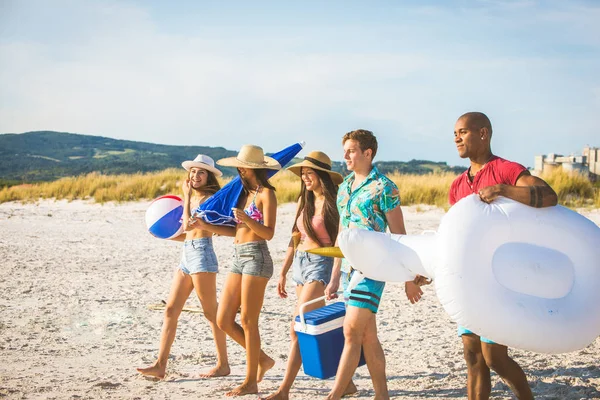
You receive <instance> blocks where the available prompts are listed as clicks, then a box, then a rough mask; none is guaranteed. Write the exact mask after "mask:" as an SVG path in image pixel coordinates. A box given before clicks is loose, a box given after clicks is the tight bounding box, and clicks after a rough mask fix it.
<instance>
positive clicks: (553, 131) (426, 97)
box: [0, 1, 600, 164]
mask: <svg viewBox="0 0 600 400" xmlns="http://www.w3.org/2000/svg"><path fill="white" fill-rule="evenodd" d="M23 4H24V5H23ZM57 4H58V6H57ZM442 4H445V3H442ZM467 4H468V3H464V2H457V3H456V4H453V6H447V5H440V6H435V5H430V6H426V7H423V6H415V7H405V8H404V9H401V10H399V9H398V6H394V7H393V8H392V6H390V12H389V13H385V12H384V11H385V10H384V11H382V12H380V14H377V15H375V16H371V18H370V19H369V20H368V22H365V23H364V24H362V25H360V24H359V25H357V24H354V23H353V22H352V23H344V22H340V23H338V22H337V21H338V20H339V19H336V16H335V15H333V14H332V15H331V26H323V25H321V24H315V26H311V21H309V20H307V21H303V22H301V23H298V21H295V22H294V23H293V24H291V25H292V26H291V27H288V28H286V27H285V21H286V19H289V18H291V17H290V15H289V14H285V13H283V14H281V15H275V16H273V18H278V19H277V21H278V23H277V26H276V27H275V28H270V27H264V26H255V27H254V29H253V27H252V26H250V27H247V26H245V27H244V29H243V31H244V32H245V33H244V34H240V31H242V30H241V29H237V28H236V27H235V26H233V27H231V29H226V28H224V27H223V26H220V25H219V26H212V25H210V26H209V25H198V26H186V27H173V26H167V25H165V22H163V21H161V20H160V19H158V17H157V16H156V14H157V12H154V13H153V12H152V9H151V8H145V7H151V6H144V3H142V5H134V4H132V3H122V2H118V3H116V2H115V3H111V2H108V3H106V2H103V3H95V2H94V3H88V2H65V3H53V4H52V5H48V4H46V3H35V4H32V3H21V2H18V3H17V2H15V3H11V6H10V7H9V12H8V16H6V14H5V16H4V17H2V18H4V20H3V21H0V22H6V21H9V22H10V23H8V24H4V25H5V28H4V30H3V31H2V33H1V34H0V61H2V62H0V85H1V86H2V87H3V91H2V93H1V94H0V132H21V131H27V130H37V129H53V130H63V131H72V132H81V133H90V134H101V135H106V136H111V137H118V138H127V139H132V140H146V141H153V142H159V143H172V144H206V145H213V146H225V147H228V148H232V149H234V148H237V147H239V146H240V145H241V144H243V143H246V142H250V141H254V142H257V143H258V144H261V145H263V146H264V147H265V148H266V149H267V150H275V149H276V148H278V147H280V146H281V145H284V144H286V143H288V142H289V141H290V139H304V140H306V141H307V142H308V147H309V148H310V149H313V148H316V147H319V148H321V149H322V150H325V151H328V152H329V153H331V154H332V156H333V158H334V159H339V158H340V157H341V156H340V145H339V138H340V137H341V135H342V134H343V133H344V132H346V131H348V130H350V129H355V128H357V127H363V128H371V129H373V130H374V131H375V132H376V133H377V134H378V136H379V137H380V138H382V140H385V141H386V143H388V144H389V145H386V146H384V147H382V151H381V152H380V157H381V158H382V159H410V158H429V159H434V160H448V161H450V162H452V163H457V162H460V160H459V159H458V157H457V156H456V155H455V153H454V148H453V146H452V143H451V132H452V126H453V124H454V120H455V119H456V117H457V116H458V115H460V114H461V113H463V112H465V111H470V110H474V109H478V110H482V111H485V112H488V113H489V114H490V116H491V117H492V118H493V122H494V123H495V125H496V131H497V132H503V133H502V134H501V135H498V137H497V138H495V141H497V142H498V143H497V144H496V148H497V149H500V150H502V151H503V153H504V155H505V156H506V157H509V158H515V159H517V160H518V161H520V162H523V163H529V164H531V161H529V160H531V159H532V156H533V154H535V153H540V152H547V151H555V152H561V151H563V152H570V151H576V150H577V148H578V147H580V144H579V143H576V142H574V141H572V140H571V141H568V142H567V141H566V140H565V137H564V135H563V134H564V132H565V131H567V130H568V129H570V127H572V126H574V124H575V123H574V121H573V119H577V126H578V131H577V133H576V135H578V138H579V139H580V140H581V141H586V142H591V141H592V140H591V139H592V138H593V137H594V135H597V131H596V127H597V126H598V123H599V122H600V121H598V115H599V114H600V113H598V93H597V89H594V88H598V87H600V78H599V77H598V75H597V73H595V72H594V71H597V70H598V69H600V57H599V56H598V54H594V53H593V51H590V49H593V48H595V47H594V46H596V45H597V38H598V37H600V35H597V36H596V37H595V38H594V39H591V38H589V37H588V36H589V34H591V33H596V32H597V28H596V27H595V25H593V24H591V23H590V21H591V20H592V19H593V18H594V17H595V16H596V15H597V13H598V12H599V11H598V10H599V9H598V8H595V7H593V6H590V5H587V4H583V3H577V4H575V5H571V6H565V5H563V4H562V3H561V4H560V5H556V4H554V5H553V6H552V7H550V8H543V7H541V6H540V5H539V4H537V3H533V2H526V1H524V2H518V3H515V2H503V1H486V2H480V3H479V4H478V5H477V7H472V6H467ZM557 4H558V3H557ZM38 7H41V9H40V8H38ZM532 11H535V13H534V14H533V15H534V16H535V18H532ZM43 12H44V13H49V14H46V15H49V16H48V17H45V18H43V17H42V16H41V13H43ZM223 12H226V11H225V10H223ZM354 12H355V13H358V15H360V12H361V10H360V9H357V10H355V11H354ZM370 12H372V11H370ZM584 13H585V14H586V15H582V14H584ZM158 14H159V13H158ZM482 16H484V17H485V18H477V17H482ZM16 18H18V19H19V20H20V24H21V28H19V27H17V25H18V24H17V22H16V21H14V20H13V19H16ZM350 20H352V21H353V19H352V18H350ZM48 21H52V22H50V23H48ZM336 24H337V25H336ZM0 25H1V24H0ZM250 25H251V24H250ZM7 26H8V27H7ZM553 28H554V29H556V30H557V31H558V33H557V32H554V31H553V30H552V29H553ZM215 32H219V34H216V33H215ZM564 32H568V34H563V33H564ZM521 35H525V36H521ZM554 36H560V41H559V43H560V44H561V46H563V47H565V46H570V45H579V46H580V47H583V49H581V48H580V49H579V50H577V49H576V50H575V51H573V50H569V49H567V50H565V49H564V48H556V49H555V48H553V46H552V44H550V42H551V41H552V40H554V39H549V38H553V37H554ZM539 43H542V45H539ZM595 90H596V91H595ZM523 135H528V137H529V138H531V141H529V142H520V143H519V146H514V143H516V141H518V140H519V139H518V138H520V137H523ZM596 137H597V136H596ZM582 144H583V143H582ZM582 144H581V145H582ZM598 144H600V143H598ZM566 147H569V148H567V149H566V150H562V149H563V148H566Z"/></svg>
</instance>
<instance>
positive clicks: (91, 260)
mask: <svg viewBox="0 0 600 400" xmlns="http://www.w3.org/2000/svg"><path fill="white" fill-rule="evenodd" d="M147 205H148V202H136V203H126V204H104V205H100V204H94V203H90V202H84V201H74V202H70V203H69V202H66V201H59V202H55V201H41V202H39V203H37V204H28V205H22V204H18V203H4V204H0V260H1V261H0V263H1V265H2V267H1V268H0V359H1V360H2V363H0V397H6V398H9V399H13V398H14V399H69V398H71V399H88V398H94V399H98V398H100V399H163V398H170V399H184V398H196V399H220V398H224V393H225V392H226V391H227V390H229V389H230V388H232V387H234V386H235V385H237V384H239V383H240V382H241V381H242V380H243V377H244V372H245V356H244V351H243V349H242V348H241V347H240V346H238V345H237V344H235V343H234V342H233V341H231V340H228V346H229V348H228V350H229V358H230V362H231V364H232V373H231V375H230V376H228V377H225V378H219V379H213V380H205V379H199V378H198V377H197V375H198V373H199V372H201V371H204V370H206V369H208V368H210V367H212V366H213V365H214V363H215V350H214V344H213V340H212V336H211V333H210V328H209V325H208V323H207V321H206V320H205V318H204V317H203V316H202V314H199V313H192V312H184V313H183V314H182V316H181V318H180V324H179V330H178V333H177V338H176V340H175V343H174V345H173V348H172V353H171V357H170V363H169V367H168V370H167V374H168V375H167V379H165V380H164V381H158V382H156V381H151V380H148V379H146V378H143V377H141V376H140V375H138V373H137V372H136V370H135V368H136V367H140V366H145V365H149V364H150V363H152V362H153V361H154V360H155V357H156V355H157V351H158V342H159V337H160V331H161V326H162V318H163V313H162V311H160V310H152V309H150V308H149V306H150V305H152V304H157V303H160V302H161V301H162V300H166V298H167V294H168V291H169V286H170V281H171V276H172V273H173V269H174V268H175V267H176V266H177V264H178V262H179V256H180V246H181V244H180V243H178V242H170V241H165V240H159V239H156V238H153V237H152V236H151V235H150V234H149V233H147V231H146V227H145V223H144V213H145V210H146V207H147ZM403 211H404V215H405V220H406V226H407V230H408V233H410V234H418V233H420V232H423V231H424V230H435V229H436V228H437V226H438V224H439V222H440V218H441V217H442V216H443V214H444V211H443V210H442V209H438V208H434V207H430V206H412V207H404V208H403ZM293 213H294V205H293V204H285V205H282V206H280V207H279V210H278V222H277V230H276V235H275V238H274V239H273V240H272V241H271V242H269V247H270V249H271V254H272V256H273V259H274V261H275V265H276V271H275V275H274V277H273V278H272V279H271V281H270V282H269V285H268V288H267V294H266V297H265V305H264V308H263V312H262V314H261V319H260V327H261V335H262V344H263V349H264V350H265V352H267V354H269V355H271V356H272V357H273V358H274V359H275V360H276V365H275V367H274V368H273V369H272V370H271V371H269V372H268V373H267V375H266V377H265V380H264V381H263V382H262V383H261V384H260V391H261V392H260V395H261V396H266V395H267V394H269V393H271V392H272V391H274V390H275V389H276V388H277V387H278V384H279V383H280V381H281V379H282V377H283V373H284V370H285V365H286V358H287V353H288V344H289V341H288V329H289V324H290V320H291V312H292V310H293V306H294V302H295V296H294V295H292V293H293V290H291V289H292V286H291V284H290V282H291V279H289V280H288V284H289V289H290V290H289V292H290V298H289V299H286V300H282V299H280V298H279V297H278V296H277V293H276V284H277V274H278V273H279V271H280V269H281V264H282V260H283V257H284V254H285V251H286V246H287V243H288V240H289V232H290V229H291V224H292V219H293ZM582 213H583V214H584V215H586V216H587V217H588V218H590V219H592V220H593V221H594V222H595V223H596V224H599V223H600V210H591V211H582ZM214 243H215V250H216V252H217V256H218V258H219V262H220V272H219V274H218V285H219V288H220V286H221V284H222V283H223V280H224V278H225V276H226V274H227V273H228V271H229V268H230V266H231V255H232V254H233V244H232V243H233V241H232V239H231V238H222V237H217V238H215V240H214ZM424 291H425V296H424V298H423V300H422V301H421V302H419V303H418V304H416V305H411V304H410V303H409V302H408V301H407V300H406V298H405V296H404V291H403V286H402V285H400V284H388V285H387V287H386V291H385V293H384V297H383V300H382V305H381V308H380V314H379V316H378V323H379V332H380V339H381V341H382V344H383V348H384V351H385V353H386V357H387V374H388V382H389V389H390V394H391V397H392V398H394V399H460V398H465V397H466V366H465V363H464V360H463V357H462V344H461V341H460V340H459V338H458V337H457V336H456V325H455V324H454V323H453V322H452V321H451V320H450V318H449V317H448V316H447V315H446V314H445V312H444V311H443V309H442V307H441V305H440V304H439V302H438V300H437V298H436V296H435V294H434V289H433V288H432V287H425V288H424ZM188 302H189V305H190V307H198V306H199V302H198V300H197V299H196V298H195V296H194V295H192V297H190V299H189V301H188ZM511 354H512V356H513V357H514V358H515V359H516V360H517V362H518V363H519V364H520V365H521V366H522V367H523V369H524V370H525V372H526V373H527V376H528V379H529V382H530V384H531V386H532V388H533V392H534V395H535V396H536V398H538V399H590V398H600V366H599V364H600V339H596V341H595V342H594V343H593V344H591V345H590V346H588V347H587V348H586V349H583V350H580V351H577V352H573V353H569V354H561V355H544V354H536V353H530V352H525V351H518V350H511ZM355 382H356V384H357V386H358V388H359V392H358V393H357V394H356V395H354V396H352V397H350V399H354V398H356V399H366V398H372V397H373V394H374V392H373V390H372V385H371V381H370V378H369V374H368V371H367V369H366V367H361V368H359V369H358V370H357V373H356V375H355ZM331 385H332V381H322V380H318V379H314V378H311V377H308V376H306V375H304V374H303V373H301V374H300V375H299V377H298V379H297V381H296V385H295V386H294V388H293V390H292V393H291V395H292V398H296V399H318V398H322V397H323V396H325V395H326V394H327V393H328V391H329V388H330V387H331ZM492 387H493V391H492V398H493V399H511V398H512V396H511V393H510V392H509V390H508V388H507V386H506V385H505V384H504V383H503V382H502V381H501V380H500V379H499V378H498V376H497V375H495V374H494V375H493V376H492ZM244 398H256V396H247V397H244Z"/></svg>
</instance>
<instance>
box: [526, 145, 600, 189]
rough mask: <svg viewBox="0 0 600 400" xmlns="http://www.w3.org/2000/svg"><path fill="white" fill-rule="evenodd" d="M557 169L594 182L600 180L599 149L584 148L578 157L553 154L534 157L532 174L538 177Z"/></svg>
mask: <svg viewBox="0 0 600 400" xmlns="http://www.w3.org/2000/svg"><path fill="white" fill-rule="evenodd" d="M558 168H560V169H562V170H563V171H567V172H578V173H580V174H583V175H585V176H588V177H589V178H590V180H592V181H596V180H597V179H600V148H598V147H589V146H585V147H584V148H583V152H582V155H580V156H578V155H571V156H563V155H560V154H554V153H550V154H548V155H541V156H535V166H534V173H536V174H538V175H539V174H541V173H543V172H550V171H552V170H555V169H558Z"/></svg>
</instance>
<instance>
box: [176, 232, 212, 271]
mask: <svg viewBox="0 0 600 400" xmlns="http://www.w3.org/2000/svg"><path fill="white" fill-rule="evenodd" d="M179 269H180V270H182V271H183V273H184V274H187V275H191V274H197V273H198V272H219V263H218V261H217V255H216V254H215V250H214V249H213V243H212V237H203V238H198V239H193V240H186V241H185V242H183V252H182V254H181V262H180V263H179Z"/></svg>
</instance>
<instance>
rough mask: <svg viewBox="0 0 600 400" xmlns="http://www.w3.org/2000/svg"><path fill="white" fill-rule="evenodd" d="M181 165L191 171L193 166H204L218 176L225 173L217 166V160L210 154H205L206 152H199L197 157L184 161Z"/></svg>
mask: <svg viewBox="0 0 600 400" xmlns="http://www.w3.org/2000/svg"><path fill="white" fill-rule="evenodd" d="M181 166H182V167H183V168H185V170H186V171H189V170H190V169H191V168H194V167H196V168H202V169H205V170H207V171H210V172H212V173H213V174H215V175H216V176H222V175H223V173H222V172H221V171H219V170H218V169H216V168H215V160H213V159H212V158H211V157H209V156H205V155H204V154H198V155H197V156H196V158H194V159H193V160H188V161H184V162H182V163H181Z"/></svg>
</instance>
